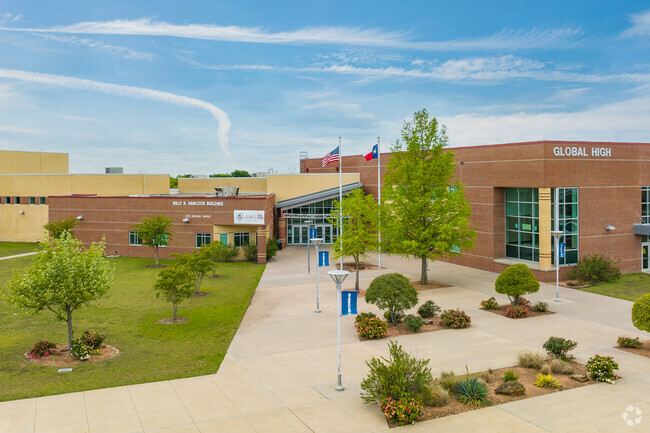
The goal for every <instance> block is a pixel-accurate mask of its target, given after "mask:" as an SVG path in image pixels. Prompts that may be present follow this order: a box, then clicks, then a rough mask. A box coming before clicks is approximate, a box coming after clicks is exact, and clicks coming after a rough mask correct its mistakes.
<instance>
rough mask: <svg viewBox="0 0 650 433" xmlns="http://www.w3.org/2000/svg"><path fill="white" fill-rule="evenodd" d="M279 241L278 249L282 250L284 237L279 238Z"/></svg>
mask: <svg viewBox="0 0 650 433" xmlns="http://www.w3.org/2000/svg"><path fill="white" fill-rule="evenodd" d="M277 242H278V250H281V249H282V239H278V240H277Z"/></svg>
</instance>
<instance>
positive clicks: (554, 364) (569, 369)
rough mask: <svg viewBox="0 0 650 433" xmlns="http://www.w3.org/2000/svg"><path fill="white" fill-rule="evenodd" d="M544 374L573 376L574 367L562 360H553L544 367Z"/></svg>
mask: <svg viewBox="0 0 650 433" xmlns="http://www.w3.org/2000/svg"><path fill="white" fill-rule="evenodd" d="M541 371H542V373H544V374H573V366H572V365H571V364H569V363H568V362H566V361H562V360H561V359H551V362H549V363H548V364H544V366H543V367H542V370H541Z"/></svg>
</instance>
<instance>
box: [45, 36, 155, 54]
mask: <svg viewBox="0 0 650 433" xmlns="http://www.w3.org/2000/svg"><path fill="white" fill-rule="evenodd" d="M40 35H41V37H43V38H45V39H49V40H53V41H57V42H63V43H66V44H68V45H72V46H75V47H88V48H96V49H98V50H99V51H102V52H105V53H109V54H112V55H115V56H118V57H122V58H124V59H134V60H151V59H153V57H154V55H153V54H152V53H146V52H141V51H136V50H132V49H131V48H127V47H120V46H116V45H111V44H106V43H104V42H101V41H95V40H92V39H88V38H78V37H76V36H58V35H53V34H49V33H42V34H40Z"/></svg>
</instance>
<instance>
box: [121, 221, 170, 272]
mask: <svg viewBox="0 0 650 433" xmlns="http://www.w3.org/2000/svg"><path fill="white" fill-rule="evenodd" d="M171 225H172V219H171V218H170V217H168V216H167V215H156V216H152V217H150V218H142V221H140V224H134V225H132V226H131V229H132V230H135V231H137V232H138V237H139V238H140V239H142V244H143V245H146V246H148V247H151V248H152V249H153V254H154V258H155V264H156V266H158V248H160V247H162V246H167V245H168V244H169V241H171V240H172V235H173V234H174V232H173V231H171V230H170V227H171Z"/></svg>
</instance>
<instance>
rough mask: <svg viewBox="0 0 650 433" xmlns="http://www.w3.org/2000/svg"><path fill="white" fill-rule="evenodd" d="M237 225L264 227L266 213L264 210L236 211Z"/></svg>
mask: <svg viewBox="0 0 650 433" xmlns="http://www.w3.org/2000/svg"><path fill="white" fill-rule="evenodd" d="M234 219H235V224H255V225H260V226H263V225H264V211H263V210H236V211H235V215H234Z"/></svg>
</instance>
